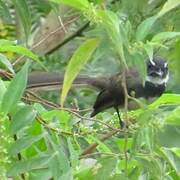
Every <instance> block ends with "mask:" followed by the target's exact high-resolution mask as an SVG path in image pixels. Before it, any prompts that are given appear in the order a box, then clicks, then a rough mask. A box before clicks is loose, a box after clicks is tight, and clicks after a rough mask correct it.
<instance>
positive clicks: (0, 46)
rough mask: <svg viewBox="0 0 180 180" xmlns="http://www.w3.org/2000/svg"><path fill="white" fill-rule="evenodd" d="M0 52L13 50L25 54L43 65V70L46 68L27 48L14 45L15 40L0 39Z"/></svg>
mask: <svg viewBox="0 0 180 180" xmlns="http://www.w3.org/2000/svg"><path fill="white" fill-rule="evenodd" d="M0 52H15V53H18V54H21V55H23V56H27V57H29V58H31V59H32V60H34V61H36V62H37V63H38V64H39V65H41V67H43V68H44V69H45V70H46V69H47V68H46V67H45V66H44V65H43V64H42V63H41V61H40V60H39V58H38V56H37V55H36V54H34V53H33V52H32V51H30V50H29V49H27V48H25V47H23V46H19V45H16V44H15V42H12V41H8V40H4V39H2V40H0Z"/></svg>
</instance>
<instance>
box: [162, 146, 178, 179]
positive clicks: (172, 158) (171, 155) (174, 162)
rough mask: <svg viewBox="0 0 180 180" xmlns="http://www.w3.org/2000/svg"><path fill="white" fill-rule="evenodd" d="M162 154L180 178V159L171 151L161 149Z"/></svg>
mask: <svg viewBox="0 0 180 180" xmlns="http://www.w3.org/2000/svg"><path fill="white" fill-rule="evenodd" d="M161 151H162V153H163V154H164V156H165V157H166V159H167V160H168V162H169V163H170V165H171V167H172V168H173V169H174V170H175V171H176V173H177V175H178V176H180V157H178V156H177V155H176V154H175V153H174V152H173V151H172V150H171V149H168V148H164V147H163V148H161Z"/></svg>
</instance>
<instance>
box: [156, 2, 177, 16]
mask: <svg viewBox="0 0 180 180" xmlns="http://www.w3.org/2000/svg"><path fill="white" fill-rule="evenodd" d="M179 5H180V1H179V0H168V1H166V3H165V4H164V6H163V7H162V9H161V10H160V11H159V13H158V17H161V16H163V15H164V14H165V13H167V12H169V11H170V10H172V9H174V8H176V7H178V6H179Z"/></svg>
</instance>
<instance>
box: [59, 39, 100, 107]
mask: <svg viewBox="0 0 180 180" xmlns="http://www.w3.org/2000/svg"><path fill="white" fill-rule="evenodd" d="M98 43H99V41H98V39H88V40H87V41H85V42H84V43H83V44H82V45H81V46H80V47H79V48H78V49H77V50H76V51H75V53H74V54H73V56H72V58H71V59H70V62H69V64H68V66H67V69H66V72H65V76H64V82H63V87H62V93H61V105H62V106H63V104H64V101H65V99H66V96H67V94H68V91H69V89H70V87H71V84H72V82H73V80H74V79H75V78H76V76H77V75H78V73H79V71H80V70H81V69H82V67H83V66H84V65H85V64H86V63H87V61H88V60H89V59H90V57H91V55H92V54H93V52H94V51H95V49H96V48H97V46H98Z"/></svg>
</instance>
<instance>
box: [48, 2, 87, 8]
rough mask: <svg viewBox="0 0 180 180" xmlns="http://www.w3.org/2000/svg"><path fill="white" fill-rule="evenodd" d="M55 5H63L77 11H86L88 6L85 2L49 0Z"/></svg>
mask: <svg viewBox="0 0 180 180" xmlns="http://www.w3.org/2000/svg"><path fill="white" fill-rule="evenodd" d="M50 1H52V2H55V3H63V4H65V5H68V6H71V7H73V8H76V9H79V10H85V9H87V8H88V7H89V6H90V4H89V2H88V1H87V0H50Z"/></svg>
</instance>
